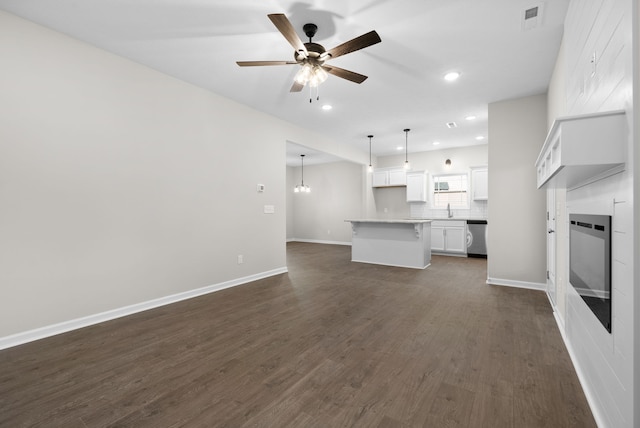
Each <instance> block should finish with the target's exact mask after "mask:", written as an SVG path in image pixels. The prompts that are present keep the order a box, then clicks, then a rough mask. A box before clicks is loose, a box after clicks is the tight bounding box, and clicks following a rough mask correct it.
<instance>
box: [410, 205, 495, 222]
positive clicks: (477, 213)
mask: <svg viewBox="0 0 640 428" xmlns="http://www.w3.org/2000/svg"><path fill="white" fill-rule="evenodd" d="M451 211H452V213H453V217H454V218H479V219H486V218H487V217H488V213H489V204H488V201H472V202H471V208H470V209H468V210H451ZM409 216H410V217H411V218H447V210H441V209H433V208H429V204H424V203H410V204H409Z"/></svg>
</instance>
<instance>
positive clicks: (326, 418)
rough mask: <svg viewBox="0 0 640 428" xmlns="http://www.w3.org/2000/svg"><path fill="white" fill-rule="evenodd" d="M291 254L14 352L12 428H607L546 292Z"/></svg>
mask: <svg viewBox="0 0 640 428" xmlns="http://www.w3.org/2000/svg"><path fill="white" fill-rule="evenodd" d="M287 248H288V267H289V273H288V274H286V275H279V276H277V277H272V278H268V279H265V280H261V281H257V282H254V283H251V284H247V285H243V286H240V287H236V288H233V289H228V290H224V291H221V292H218V293H213V294H210V295H207V296H203V297H199V298H195V299H191V300H188V301H184V302H180V303H176V304H173V305H170V306H165V307H162V308H158V309H155V310H151V311H147V312H144V313H140V314H136V315H133V316H129V317H126V318H121V319H118V320H114V321H111V322H107V323H103V324H100V325H96V326H93V327H88V328H84V329H81V330H77V331H74V332H71V333H67V334H63V335H59V336H56V337H52V338H49V339H44V340H40V341H37V342H33V343H29V344H26V345H22V346H18V347H15V348H11V349H7V350H4V351H0V426H1V427H12V428H13V427H23V426H41V427H105V426H118V427H127V426H130V427H180V426H187V427H245V426H246V427H249V426H251V427H254V426H255V427H355V426H357V427H436V428H440V427H492V428H500V427H514V428H515V427H517V428H523V427H553V428H558V427H581V428H584V427H595V423H594V421H593V418H592V415H591V412H590V410H589V408H588V405H587V403H586V400H585V397H584V395H583V392H582V390H581V388H580V385H579V382H578V379H577V377H576V374H575V371H574V370H573V367H572V365H571V362H570V359H569V356H568V354H567V351H566V349H565V347H564V345H563V343H562V339H561V337H560V334H559V332H558V329H557V327H556V324H555V321H554V319H553V315H552V313H551V310H550V307H549V303H548V301H547V298H546V296H545V295H544V293H542V292H539V291H531V290H521V289H514V288H508V287H497V286H489V285H486V284H485V280H486V277H487V270H486V260H482V259H466V258H455V257H438V256H434V258H433V264H432V266H431V267H429V268H428V269H426V270H413V269H402V268H392V267H384V266H375V265H367V264H360V263H351V262H350V261H349V260H350V247H342V246H332V245H320V244H303V243H290V244H289V245H288V247H287Z"/></svg>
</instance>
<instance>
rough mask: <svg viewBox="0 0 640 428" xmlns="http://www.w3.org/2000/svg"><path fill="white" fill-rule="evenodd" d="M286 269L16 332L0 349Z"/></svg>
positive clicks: (2, 341) (0, 341)
mask: <svg viewBox="0 0 640 428" xmlns="http://www.w3.org/2000/svg"><path fill="white" fill-rule="evenodd" d="M287 272H288V270H287V268H286V267H281V268H278V269H273V270H269V271H266V272H260V273H257V274H255V275H249V276H245V277H242V278H237V279H232V280H230V281H225V282H221V283H219V284H213V285H209V286H206V287H202V288H196V289H195V290H189V291H185V292H182V293H177V294H172V295H170V296H165V297H160V298H157V299H153V300H148V301H146V302H140V303H136V304H133V305H129V306H124V307H122V308H116V309H112V310H109V311H106V312H101V313H98V314H93V315H89V316H86V317H82V318H76V319H72V320H69V321H63V322H61V323H57V324H52V325H48V326H45V327H40V328H36V329H33V330H28V331H25V332H21V333H16V334H13V335H10V336H5V337H0V350H2V349H6V348H11V347H13V346H18V345H22V344H24V343H28V342H33V341H34V340H39V339H44V338H45V337H50V336H55V335H57V334H61V333H66V332H68V331H72V330H76V329H79V328H83V327H88V326H90V325H94V324H98V323H101V322H105V321H110V320H113V319H116V318H120V317H124V316H127V315H132V314H135V313H138V312H143V311H146V310H149V309H153V308H157V307H160V306H165V305H169V304H171V303H176V302H179V301H181V300H186V299H191V298H193V297H198V296H202V295H204V294H209V293H213V292H216V291H220V290H224V289H226V288H231V287H236V286H238V285H242V284H246V283H248V282H253V281H257V280H259V279H263V278H268V277H270V276H275V275H280V274H283V273H287Z"/></svg>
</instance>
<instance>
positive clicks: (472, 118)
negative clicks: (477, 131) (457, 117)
mask: <svg viewBox="0 0 640 428" xmlns="http://www.w3.org/2000/svg"><path fill="white" fill-rule="evenodd" d="M475 119H476V117H475V116H474V115H469V116H467V117H465V120H475Z"/></svg>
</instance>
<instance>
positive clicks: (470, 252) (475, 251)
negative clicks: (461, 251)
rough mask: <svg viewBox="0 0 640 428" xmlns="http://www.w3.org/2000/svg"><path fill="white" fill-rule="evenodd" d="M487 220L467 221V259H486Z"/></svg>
mask: <svg viewBox="0 0 640 428" xmlns="http://www.w3.org/2000/svg"><path fill="white" fill-rule="evenodd" d="M487 227H488V226H487V220H467V257H482V258H485V259H486V258H487Z"/></svg>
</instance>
